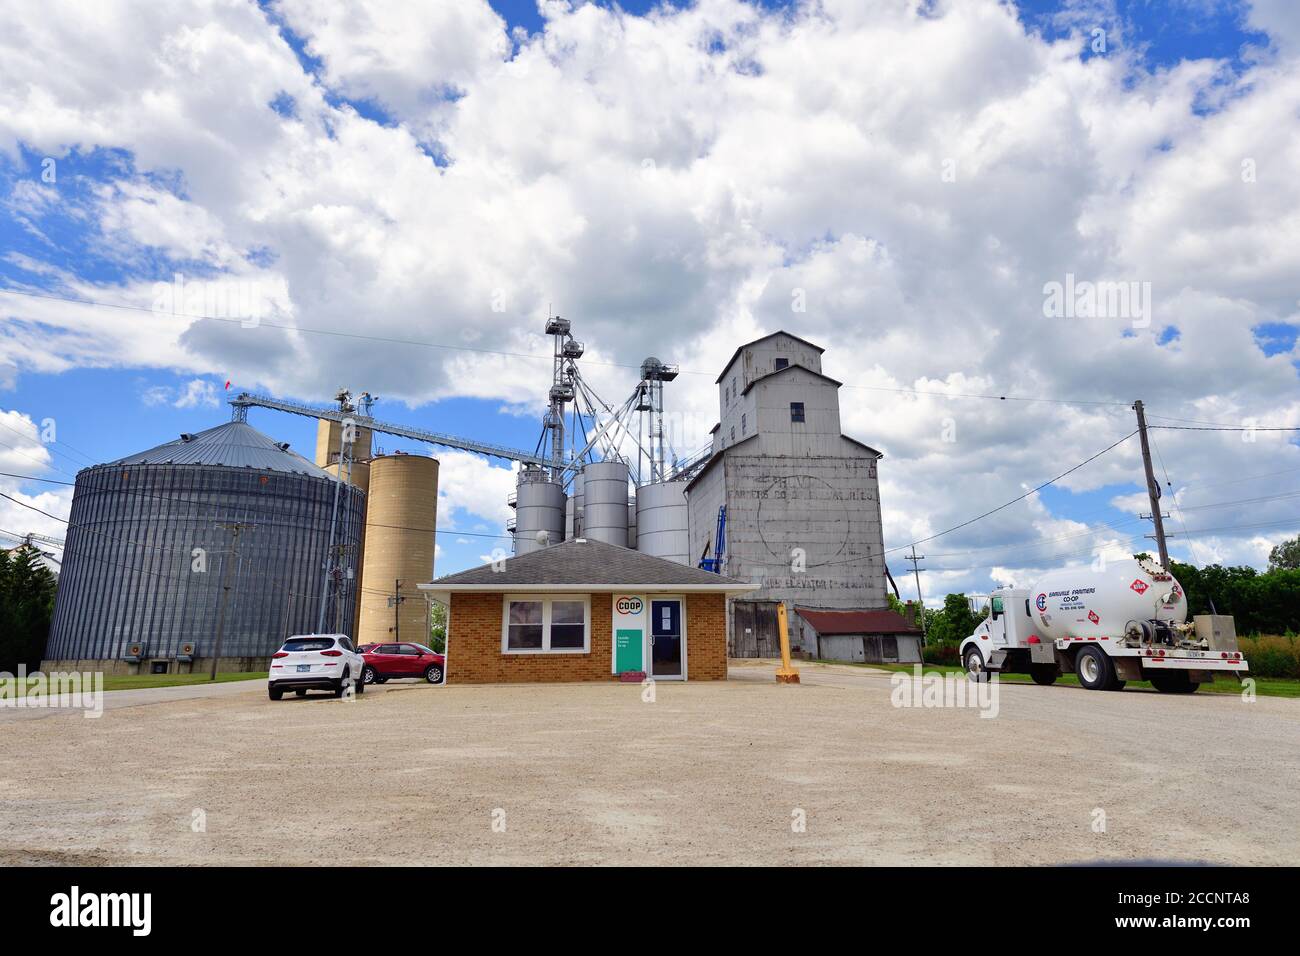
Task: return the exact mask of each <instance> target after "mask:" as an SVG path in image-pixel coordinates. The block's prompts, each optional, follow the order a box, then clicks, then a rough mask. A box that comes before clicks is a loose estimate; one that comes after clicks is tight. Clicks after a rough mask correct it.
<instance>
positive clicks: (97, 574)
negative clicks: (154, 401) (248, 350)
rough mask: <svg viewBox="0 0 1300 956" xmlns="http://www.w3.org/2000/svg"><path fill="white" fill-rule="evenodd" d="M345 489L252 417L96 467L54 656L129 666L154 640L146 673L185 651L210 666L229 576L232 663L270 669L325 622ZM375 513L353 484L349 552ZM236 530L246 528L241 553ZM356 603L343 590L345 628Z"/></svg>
mask: <svg viewBox="0 0 1300 956" xmlns="http://www.w3.org/2000/svg"><path fill="white" fill-rule="evenodd" d="M336 484H337V483H336V482H335V481H334V480H333V479H332V478H330V476H329V475H327V474H326V473H325V472H324V471H322V470H321V469H320V468H317V467H316V466H315V465H313V464H312V463H311V462H309V461H307V459H305V458H303V457H301V456H299V455H296V454H294V453H293V452H291V451H289V446H288V445H287V444H280V443H277V442H275V441H274V440H273V439H271V438H269V437H268V436H266V435H264V434H262V433H261V432H259V431H257V430H256V429H254V428H252V427H250V426H249V425H247V424H245V423H243V422H229V423H227V424H225V425H219V426H217V427H216V428H210V429H208V430H207V431H202V432H198V433H197V434H193V435H191V434H186V435H182V436H181V438H180V439H178V440H177V441H173V442H168V443H167V444H165V445H160V446H158V447H157V448H153V449H150V450H149V451H145V452H141V453H140V454H137V455H131V456H129V457H127V458H122V459H119V460H118V461H115V462H111V463H109V464H104V465H95V466H93V467H91V468H86V469H84V470H82V471H81V472H80V473H79V474H78V475H77V480H76V486H75V489H74V491H73V497H72V512H71V515H70V516H69V524H68V533H67V540H66V550H65V551H64V560H63V569H62V573H61V575H60V578H59V590H58V596H57V599H56V604H55V610H54V621H53V624H52V626H51V628H50V638H49V642H48V645H47V647H46V652H45V658H46V662H47V663H48V664H49V665H50V666H54V667H58V668H62V669H67V668H69V667H73V666H76V665H75V662H78V661H117V662H121V661H122V659H123V657H124V656H125V653H126V649H127V646H128V645H135V644H140V645H142V650H143V653H142V654H141V655H140V658H141V659H140V661H139V663H140V666H141V668H142V669H145V670H146V672H148V671H149V670H152V669H153V667H154V666H155V665H156V666H159V667H164V666H165V667H166V668H167V669H168V670H170V671H176V670H178V669H179V666H178V665H179V664H180V663H182V662H181V661H179V660H178V659H179V658H182V657H184V658H190V659H191V660H190V661H186V662H184V663H186V664H187V665H188V666H192V667H193V668H194V669H195V670H201V669H203V668H206V667H207V666H209V665H210V663H211V655H212V654H213V652H214V650H215V639H216V623H217V616H218V613H219V607H220V603H221V602H220V599H221V594H222V580H223V577H225V576H226V575H227V574H228V578H227V582H228V584H229V590H228V591H227V592H226V593H227V599H226V612H225V619H224V627H223V633H222V641H221V654H220V657H221V661H220V663H219V667H220V669H222V670H252V669H259V668H264V667H265V666H266V663H265V662H266V658H268V657H269V656H270V655H271V654H272V653H273V652H274V651H275V650H276V649H278V648H279V646H280V643H281V642H282V641H283V640H284V638H285V637H286V636H287V635H289V634H301V633H310V632H312V631H315V630H316V624H317V616H318V613H319V608H320V596H321V588H322V587H323V586H324V566H325V562H326V560H327V557H328V555H329V536H330V525H331V515H332V514H333V510H334V501H335V486H336ZM364 508H365V494H364V493H363V492H361V491H359V490H356V489H353V488H343V489H342V493H341V494H340V496H339V521H338V522H337V525H338V527H337V529H336V538H335V541H336V543H337V544H340V545H342V547H343V549H344V550H343V553H344V554H345V555H355V554H356V549H357V547H358V545H359V544H360V528H361V522H362V515H363V513H364ZM230 524H239V525H240V526H241V527H240V530H239V537H238V557H236V556H235V553H234V541H235V538H234V534H233V533H232V532H231V531H230V530H228V529H227V528H226V527H222V526H223V525H230ZM349 528H350V529H353V530H352V531H350V532H349V531H348V529H349ZM355 599H356V598H355V591H353V592H352V593H346V592H345V593H344V596H343V599H342V601H341V602H340V601H338V600H336V599H335V598H334V597H331V598H330V600H329V604H328V606H327V611H328V616H327V621H328V624H327V626H328V627H329V628H330V629H331V630H332V629H333V626H334V623H335V622H338V621H341V622H342V625H343V627H342V630H343V631H344V633H347V632H348V631H349V630H350V625H351V622H352V619H353V603H352V602H354V601H355ZM191 644H192V645H194V646H193V649H192V652H191V653H186V654H182V650H183V649H185V647H186V645H191ZM101 666H102V665H101ZM123 666H125V665H123Z"/></svg>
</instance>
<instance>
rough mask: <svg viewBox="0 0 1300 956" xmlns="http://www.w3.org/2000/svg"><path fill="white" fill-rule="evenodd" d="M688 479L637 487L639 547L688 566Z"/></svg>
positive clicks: (656, 555) (648, 552) (689, 561)
mask: <svg viewBox="0 0 1300 956" xmlns="http://www.w3.org/2000/svg"><path fill="white" fill-rule="evenodd" d="M686 484H687V483H686V482H684V481H661V482H657V483H656V484H653V485H642V486H641V487H640V488H638V489H637V490H636V511H637V539H636V546H637V550H638V551H641V552H644V553H645V554H652V555H654V556H655V557H657V558H667V559H668V560H669V561H677V562H678V563H680V564H686V565H689V564H690V563H691V559H690V549H691V545H690V534H689V529H688V525H687V509H686Z"/></svg>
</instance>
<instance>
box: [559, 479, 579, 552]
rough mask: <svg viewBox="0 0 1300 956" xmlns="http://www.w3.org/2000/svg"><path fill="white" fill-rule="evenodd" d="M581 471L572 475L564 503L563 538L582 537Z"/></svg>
mask: <svg viewBox="0 0 1300 956" xmlns="http://www.w3.org/2000/svg"><path fill="white" fill-rule="evenodd" d="M582 508H583V494H582V472H578V473H577V474H576V475H574V476H573V487H572V489H570V493H569V500H568V501H567V502H565V505H564V538H565V540H566V541H567V540H569V539H570V538H581V537H582Z"/></svg>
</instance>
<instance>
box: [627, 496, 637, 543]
mask: <svg viewBox="0 0 1300 956" xmlns="http://www.w3.org/2000/svg"><path fill="white" fill-rule="evenodd" d="M627 546H628V547H629V548H633V549H635V548H636V495H632V496H631V497H630V498H628V499H627Z"/></svg>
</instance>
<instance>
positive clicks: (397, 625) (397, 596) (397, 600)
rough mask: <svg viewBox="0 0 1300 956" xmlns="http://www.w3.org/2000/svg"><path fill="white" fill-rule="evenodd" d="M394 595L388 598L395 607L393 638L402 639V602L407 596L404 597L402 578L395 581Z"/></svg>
mask: <svg viewBox="0 0 1300 956" xmlns="http://www.w3.org/2000/svg"><path fill="white" fill-rule="evenodd" d="M393 585H394V587H393V596H392V597H390V598H389V599H388V603H389V604H390V605H392V608H393V640H395V641H400V640H401V639H402V602H403V601H405V600H406V598H404V597H402V579H401V578H398V579H397V580H396V581H394V582H393Z"/></svg>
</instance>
